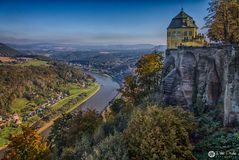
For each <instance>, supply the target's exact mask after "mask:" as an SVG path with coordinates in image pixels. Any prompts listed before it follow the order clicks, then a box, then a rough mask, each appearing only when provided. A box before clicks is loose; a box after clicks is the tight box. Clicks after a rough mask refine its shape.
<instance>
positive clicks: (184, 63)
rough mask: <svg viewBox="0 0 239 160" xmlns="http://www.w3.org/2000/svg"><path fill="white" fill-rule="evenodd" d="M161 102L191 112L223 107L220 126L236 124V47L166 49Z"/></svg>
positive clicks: (238, 96)
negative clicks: (197, 105) (201, 106)
mask: <svg viewBox="0 0 239 160" xmlns="http://www.w3.org/2000/svg"><path fill="white" fill-rule="evenodd" d="M161 84H162V85H161V90H162V91H161V93H162V96H161V97H162V101H163V102H164V103H165V104H167V105H182V106H185V107H188V108H189V109H190V110H192V109H193V108H192V107H193V105H194V104H195V103H197V102H198V101H201V103H203V104H204V105H206V106H207V107H209V108H210V107H215V106H216V105H217V104H218V103H222V104H223V105H224V124H225V125H228V124H230V123H232V122H234V121H238V122H239V47H237V46H232V45H224V46H214V47H213V46H211V47H179V48H178V49H168V50H167V51H166V54H165V64H164V70H163V73H162V83H161Z"/></svg>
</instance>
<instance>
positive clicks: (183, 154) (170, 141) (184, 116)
mask: <svg viewBox="0 0 239 160" xmlns="http://www.w3.org/2000/svg"><path fill="white" fill-rule="evenodd" d="M193 130H194V123H193V116H192V115H191V114H190V113H189V112H187V111H184V110H183V109H182V108H180V107H176V108H172V107H167V108H165V109H164V108H161V107H148V108H147V110H146V111H144V110H140V109H139V110H136V111H135V112H134V113H133V116H132V119H131V121H130V122H129V126H128V128H127V129H126V130H125V131H124V136H125V139H126V142H127V144H128V149H129V155H130V158H131V159H137V160H141V159H155V160H156V159H157V160H158V159H162V160H180V159H181V160H183V159H190V160H193V159H194V157H193V155H192V149H193V148H192V145H191V144H190V141H189V135H190V134H191V133H192V132H193Z"/></svg>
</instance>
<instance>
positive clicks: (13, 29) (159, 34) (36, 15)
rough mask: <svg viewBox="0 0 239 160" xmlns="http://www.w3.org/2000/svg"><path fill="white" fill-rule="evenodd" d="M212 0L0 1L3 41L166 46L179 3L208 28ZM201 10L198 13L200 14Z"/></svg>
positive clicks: (0, 27) (201, 24) (10, 42)
mask: <svg viewBox="0 0 239 160" xmlns="http://www.w3.org/2000/svg"><path fill="white" fill-rule="evenodd" d="M208 2H209V0H194V1H191V0H170V1H167V0H155V1H153V0H148V1H147V0H139V1H135V0H123V1H119V0H101V1H100V2H99V1H96V0H88V1H84V0H80V1H77V2H76V1H73V0H68V1H67V0H59V1H57V2H54V1H50V2H49V1H46V0H42V1H34V2H32V1H30V0H22V1H21V2H19V1H17V0H11V1H7V0H1V1H0V18H1V24H0V41H1V42H3V43H7V44H18V45H26V44H39V43H48V44H64V45H67V44H68V45H101V46H103V45H137V44H150V45H155V46H157V45H166V33H167V31H166V30H167V27H168V25H169V23H170V21H171V19H172V18H173V17H174V16H176V15H177V14H178V13H179V12H180V10H181V7H183V8H184V10H185V12H186V13H188V14H189V15H190V16H192V17H193V18H194V20H195V21H196V24H197V25H198V26H199V29H200V30H199V32H201V33H205V32H206V31H205V30H201V28H202V27H203V26H204V23H205V22H204V20H203V18H204V17H205V16H206V15H207V10H206V9H207V7H208ZM199 13H200V14H199Z"/></svg>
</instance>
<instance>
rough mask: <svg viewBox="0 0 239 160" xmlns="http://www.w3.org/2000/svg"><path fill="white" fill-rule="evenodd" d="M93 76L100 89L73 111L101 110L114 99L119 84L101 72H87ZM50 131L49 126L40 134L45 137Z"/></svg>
mask: <svg viewBox="0 0 239 160" xmlns="http://www.w3.org/2000/svg"><path fill="white" fill-rule="evenodd" d="M87 74H90V75H91V76H93V77H94V78H95V79H96V81H97V82H98V83H99V84H100V86H101V87H100V90H99V91H98V92H97V93H96V94H95V95H94V96H92V97H91V98H90V99H89V100H87V101H86V102H85V103H83V104H82V105H80V106H79V108H77V109H75V110H74V111H73V112H77V110H83V111H85V110H87V109H94V110H96V112H99V113H100V112H102V111H103V110H104V109H105V107H106V106H107V105H108V104H109V102H110V101H112V100H113V99H114V97H115V96H117V94H118V89H119V88H120V86H119V84H118V83H117V82H115V81H113V79H112V78H111V77H109V76H104V75H101V74H96V73H91V72H87ZM50 131H51V127H50V128H48V129H46V130H45V131H43V132H42V136H44V137H47V136H48V135H49V133H50Z"/></svg>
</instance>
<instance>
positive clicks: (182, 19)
mask: <svg viewBox="0 0 239 160" xmlns="http://www.w3.org/2000/svg"><path fill="white" fill-rule="evenodd" d="M170 28H198V27H197V25H196V24H195V21H194V20H193V18H192V17H191V16H189V15H188V14H187V13H185V12H184V11H183V9H182V10H181V12H180V13H179V14H178V15H176V16H175V17H174V18H173V19H172V21H171V23H170V24H169V26H168V29H170Z"/></svg>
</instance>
